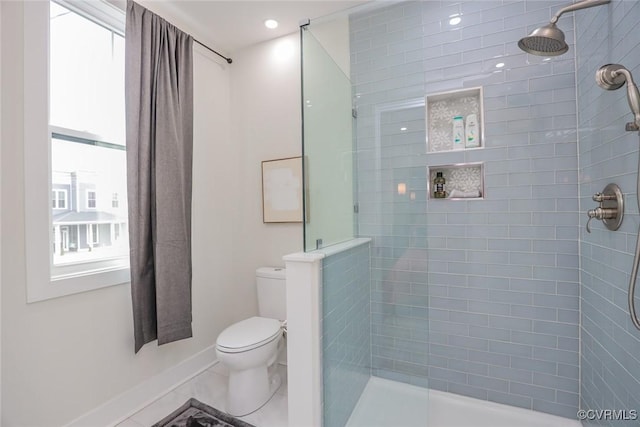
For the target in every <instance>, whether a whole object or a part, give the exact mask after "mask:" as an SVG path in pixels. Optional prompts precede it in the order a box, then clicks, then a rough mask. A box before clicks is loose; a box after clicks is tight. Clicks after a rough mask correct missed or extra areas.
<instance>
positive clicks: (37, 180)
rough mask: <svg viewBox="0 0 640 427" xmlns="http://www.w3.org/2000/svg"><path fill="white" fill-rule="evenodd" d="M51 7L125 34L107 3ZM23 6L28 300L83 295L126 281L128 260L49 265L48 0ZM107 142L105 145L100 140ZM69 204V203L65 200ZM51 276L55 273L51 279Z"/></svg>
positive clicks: (120, 13) (117, 12) (121, 18)
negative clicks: (81, 266)
mask: <svg viewBox="0 0 640 427" xmlns="http://www.w3.org/2000/svg"><path fill="white" fill-rule="evenodd" d="M56 3H58V4H60V5H62V6H64V7H66V8H68V9H69V10H71V11H73V12H75V13H78V14H80V15H82V16H84V17H85V18H87V19H90V20H91V21H93V22H95V23H96V24H98V25H102V26H104V27H105V28H107V29H109V30H111V31H115V32H118V33H119V34H124V22H125V12H124V10H121V9H119V8H118V7H116V6H115V5H113V4H111V3H108V2H107V1H104V0H101V1H73V2H70V1H65V0H56ZM22 5H23V8H24V141H25V160H24V162H25V164H24V166H25V167H24V170H25V224H26V227H25V239H26V256H27V263H28V265H29V268H28V269H27V302H28V303H31V302H36V301H43V300H47V299H51V298H56V297H61V296H65V295H71V294H75V293H80V292H87V291H91V290H95V289H100V288H104V287H108V286H114V285H118V284H124V283H128V282H130V270H129V260H128V257H126V259H123V258H122V257H119V258H112V259H109V258H106V259H103V260H99V261H97V262H96V261H92V262H90V263H86V264H85V267H86V269H85V271H83V272H81V273H79V272H78V271H77V267H76V268H75V269H74V268H70V267H69V266H64V265H62V266H60V265H58V266H54V265H53V256H52V244H51V243H52V241H51V232H50V228H51V225H52V218H51V216H52V214H51V212H52V208H51V191H52V190H53V188H52V185H51V181H52V179H51V136H52V132H54V131H55V130H54V128H53V127H50V126H49V74H50V73H49V7H50V6H49V1H28V2H23V3H22ZM105 142H107V141H105ZM67 203H68V200H67ZM54 273H55V275H54Z"/></svg>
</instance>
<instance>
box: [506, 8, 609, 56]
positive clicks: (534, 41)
mask: <svg viewBox="0 0 640 427" xmlns="http://www.w3.org/2000/svg"><path fill="white" fill-rule="evenodd" d="M610 2H611V0H582V1H579V2H577V3H574V4H570V5H569V6H565V7H563V8H562V9H560V10H559V11H558V12H557V13H556V14H555V15H554V16H553V18H551V22H549V23H548V24H547V25H545V26H543V27H540V28H536V29H535V30H533V31H532V32H531V34H529V35H528V36H527V37H524V38H522V39H520V41H519V42H518V47H519V48H520V49H522V50H524V51H525V52H527V53H531V54H533V55H538V56H557V55H562V54H563V53H565V52H566V51H568V50H569V46H568V45H567V43H566V42H565V41H564V33H563V32H562V30H560V29H559V28H558V27H557V26H556V22H558V18H560V16H561V15H562V14H563V13H566V12H572V11H574V10H580V9H586V8H588V7H594V6H600V5H603V4H607V3H610Z"/></svg>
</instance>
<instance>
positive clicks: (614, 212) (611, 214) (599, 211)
mask: <svg viewBox="0 0 640 427" xmlns="http://www.w3.org/2000/svg"><path fill="white" fill-rule="evenodd" d="M595 197H596V196H595V195H594V196H593V198H594V200H595ZM587 216H588V217H589V220H588V221H587V233H591V227H589V223H590V222H591V220H592V219H594V218H595V219H599V220H601V221H602V220H603V219H613V218H616V217H617V216H618V209H616V208H600V207H598V208H595V209H589V210H588V211H587Z"/></svg>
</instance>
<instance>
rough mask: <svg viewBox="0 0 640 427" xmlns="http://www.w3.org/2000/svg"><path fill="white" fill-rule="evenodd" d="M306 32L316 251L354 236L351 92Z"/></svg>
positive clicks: (308, 197)
mask: <svg viewBox="0 0 640 427" xmlns="http://www.w3.org/2000/svg"><path fill="white" fill-rule="evenodd" d="M301 33H302V34H301V37H302V82H303V83H302V104H303V106H302V110H303V112H302V118H303V129H304V130H303V155H304V173H305V201H304V202H305V203H304V208H305V222H304V225H305V226H304V240H305V243H304V248H305V251H311V250H315V249H317V248H319V247H323V246H328V245H331V244H334V243H338V242H342V241H345V240H349V239H351V238H353V236H354V202H353V200H354V187H353V175H354V164H353V124H352V121H353V116H352V87H351V82H350V80H349V78H348V77H347V76H346V75H345V73H344V72H343V70H342V69H341V68H340V66H338V64H337V63H336V61H335V60H334V59H333V58H332V57H331V55H330V54H329V53H328V52H327V50H326V49H325V48H324V47H323V45H322V44H321V43H320V42H319V41H318V39H317V38H316V36H315V35H314V34H313V32H312V30H310V29H309V28H308V27H302V29H301ZM343 42H344V43H346V44H347V45H348V40H346V39H345V40H344V41H343Z"/></svg>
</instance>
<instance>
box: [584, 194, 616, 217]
mask: <svg viewBox="0 0 640 427" xmlns="http://www.w3.org/2000/svg"><path fill="white" fill-rule="evenodd" d="M615 198H616V195H615V194H605V193H596V194H594V195H593V196H591V199H592V200H593V201H594V202H598V203H602V202H604V201H605V200H615ZM591 210H593V209H591ZM587 215H589V214H588V213H587ZM589 216H591V215H589ZM599 219H600V218H599Z"/></svg>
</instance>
